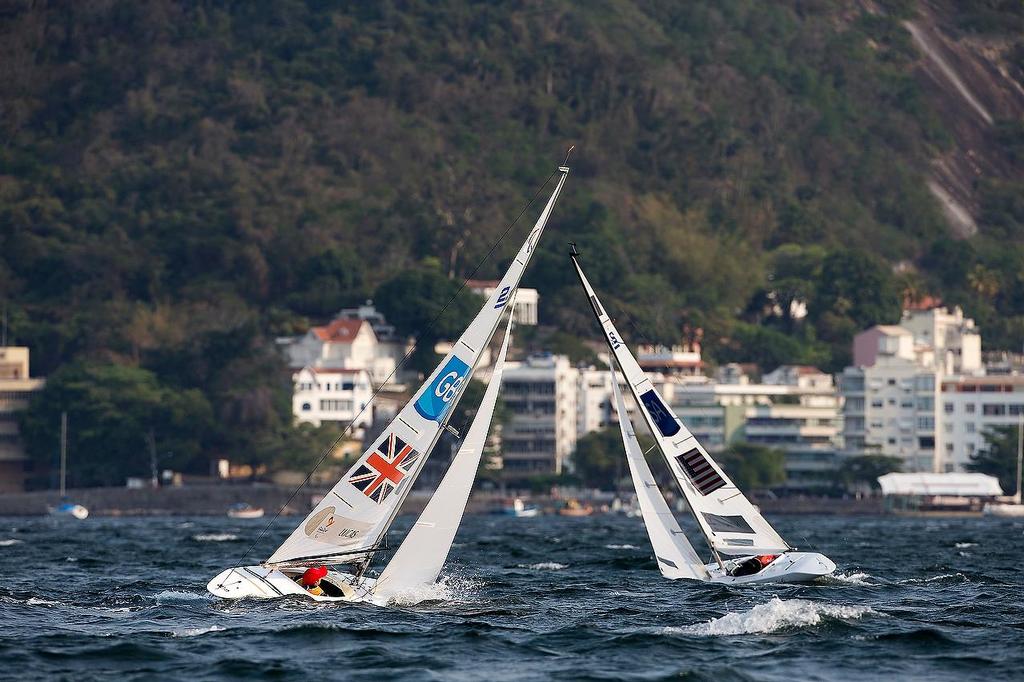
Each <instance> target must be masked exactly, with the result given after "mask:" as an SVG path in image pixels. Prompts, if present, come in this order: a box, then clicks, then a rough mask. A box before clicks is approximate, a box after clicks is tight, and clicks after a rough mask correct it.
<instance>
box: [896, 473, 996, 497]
mask: <svg viewBox="0 0 1024 682" xmlns="http://www.w3.org/2000/svg"><path fill="white" fill-rule="evenodd" d="M878 484H879V485H880V486H882V495H884V496H886V497H889V496H891V495H901V496H907V497H930V496H933V495H942V496H949V497H998V496H1000V495H1002V494H1003V489H1002V488H1000V487H999V479H998V478H996V477H995V476H989V475H988V474H961V473H949V474H930V473H919V474H899V473H892V474H886V475H885V476H879V477H878Z"/></svg>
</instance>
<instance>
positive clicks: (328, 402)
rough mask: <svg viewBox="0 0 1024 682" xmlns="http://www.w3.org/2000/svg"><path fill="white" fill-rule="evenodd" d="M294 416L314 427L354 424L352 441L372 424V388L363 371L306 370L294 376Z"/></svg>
mask: <svg viewBox="0 0 1024 682" xmlns="http://www.w3.org/2000/svg"><path fill="white" fill-rule="evenodd" d="M292 382H293V383H294V388H293V391H292V414H293V415H294V416H295V421H296V422H300V423H301V422H305V423H309V424H313V425H314V426H321V425H323V424H326V423H335V424H337V425H339V426H341V427H342V428H344V427H346V426H348V424H349V422H353V420H355V421H354V423H353V424H352V428H353V431H352V433H351V436H352V437H353V438H360V437H362V431H363V429H364V428H366V427H368V426H370V425H371V424H372V422H373V386H372V385H371V381H370V374H369V372H367V371H366V370H364V369H345V368H328V367H303V368H302V369H301V370H299V371H298V372H296V373H295V374H293V375H292Z"/></svg>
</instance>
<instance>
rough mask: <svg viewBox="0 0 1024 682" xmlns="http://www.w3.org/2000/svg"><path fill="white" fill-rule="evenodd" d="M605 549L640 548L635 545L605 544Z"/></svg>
mask: <svg viewBox="0 0 1024 682" xmlns="http://www.w3.org/2000/svg"><path fill="white" fill-rule="evenodd" d="M604 548H605V549H640V548H639V547H637V546H636V545H605V546H604Z"/></svg>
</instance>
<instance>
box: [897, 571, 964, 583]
mask: <svg viewBox="0 0 1024 682" xmlns="http://www.w3.org/2000/svg"><path fill="white" fill-rule="evenodd" d="M939 580H959V581H962V582H965V583H969V582H970V580H969V579H968V578H967V576H966V575H964V574H963V573H943V574H941V575H933V576H932V577H930V578H907V579H906V580H897V581H896V584H897V585H913V584H915V583H934V582H938V581H939Z"/></svg>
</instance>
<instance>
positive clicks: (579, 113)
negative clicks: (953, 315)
mask: <svg viewBox="0 0 1024 682" xmlns="http://www.w3.org/2000/svg"><path fill="white" fill-rule="evenodd" d="M975 5H976V6H975ZM975 5H972V6H971V7H967V5H964V6H963V7H960V6H959V5H957V6H956V7H954V8H953V10H955V11H956V12H957V13H959V15H958V16H960V15H962V16H963V18H964V21H965V22H966V23H965V26H967V27H969V28H970V30H978V31H988V30H994V29H992V27H995V26H996V25H997V24H998V25H999V26H1000V27H1001V28H999V30H1000V31H1003V32H1004V35H1010V36H1011V37H1012V35H1013V33H1011V32H1009V29H1011V28H1012V27H1013V26H1015V25H1016V24H1015V23H1014V22H1015V21H1016V19H1017V18H1019V14H1020V11H1019V7H1018V6H1015V5H1014V3H1008V2H1002V1H1001V0H992V1H991V2H984V3H980V4H979V3H975ZM882 7H883V9H884V10H885V11H884V12H882V13H878V14H871V13H868V12H859V11H858V10H857V9H852V10H851V9H850V8H848V7H845V6H843V7H839V6H835V5H834V4H832V3H824V2H810V3H809V2H803V1H800V2H796V1H795V0H792V1H790V0H787V1H784V2H776V3H764V2H755V1H753V0H724V1H718V0H715V1H713V2H712V1H710V0H696V1H694V2H677V1H676V0H654V1H653V2H644V3H639V2H634V1H632V0H610V1H607V2H599V3H593V2H585V3H584V2H566V3H552V4H549V5H544V6H543V7H540V8H539V9H538V6H535V5H534V4H531V3H525V2H521V1H515V2H511V3H503V4H501V3H499V4H493V3H467V2H463V1H461V0H441V1H439V2H429V3H428V2H407V3H397V4H396V3H389V2H381V3H373V2H371V3H335V2H321V1H319V0H308V1H302V0H283V1H278V2H269V1H263V0H261V1H259V2H243V3H222V2H200V3H180V2H174V1H172V0H149V1H147V2H144V3H143V2H139V3H132V2H112V3H111V2H94V1H92V0H82V1H80V2H71V3H57V4H51V3H28V2H21V3H13V4H10V7H9V8H7V9H6V10H5V12H4V13H3V16H2V20H0V59H2V61H3V64H4V74H5V77H4V78H2V79H0V102H2V103H3V106H2V107H0V299H3V300H6V301H8V302H9V311H10V320H11V335H12V338H13V340H14V341H16V342H18V343H24V344H26V345H29V346H31V348H32V352H33V365H34V367H35V368H36V370H37V372H38V373H40V374H52V373H53V372H55V371H56V370H57V368H58V367H60V366H61V365H62V364H65V363H69V362H72V361H81V362H89V363H91V364H96V365H99V364H108V365H112V366H127V367H130V368H134V369H140V370H143V371H147V372H150V373H151V374H152V375H153V376H154V377H155V381H156V383H157V386H158V389H159V390H166V391H172V392H177V391H189V390H197V391H199V392H200V394H201V395H202V396H203V397H204V399H205V400H206V402H207V403H208V404H209V405H210V406H211V408H210V409H211V410H212V411H213V413H214V420H215V422H216V424H217V428H215V429H214V430H213V431H212V432H211V433H209V434H208V435H204V436H203V440H202V442H201V445H200V449H201V450H202V451H203V452H204V454H205V455H206V456H208V457H213V456H219V455H224V454H227V455H229V456H231V457H236V458H237V457H251V458H257V459H261V458H265V457H270V456H273V455H271V454H270V453H274V452H280V451H281V450H282V448H284V447H285V446H283V445H282V443H291V442H293V441H292V440H291V439H292V438H297V437H299V436H298V435H296V434H291V433H290V426H289V421H290V419H289V416H288V404H287V392H288V388H289V387H288V380H287V374H286V372H285V371H284V370H283V368H282V367H281V366H280V362H279V361H277V360H275V359H274V358H272V357H268V356H269V355H270V353H269V352H268V351H267V350H266V349H267V348H269V347H271V339H272V338H273V337H274V336H276V335H281V334H293V333H301V332H303V331H304V330H305V329H307V328H308V326H309V325H310V324H311V323H316V322H320V321H322V320H324V319H326V318H328V317H329V316H330V315H332V314H333V313H334V312H335V311H336V310H337V309H338V308H339V307H342V306H347V305H351V304H355V303H359V302H361V301H362V300H363V299H364V298H365V297H367V295H369V294H371V293H374V294H375V295H376V296H377V298H378V300H377V303H378V304H379V305H380V306H381V307H382V308H384V309H385V312H387V313H388V314H389V316H392V315H393V316H394V318H393V319H392V322H395V323H396V324H399V325H400V328H401V329H403V331H409V332H411V333H413V334H416V335H423V338H422V341H423V343H422V344H421V348H420V351H419V353H418V355H417V358H416V366H417V367H419V368H421V369H424V370H426V369H429V368H430V367H432V362H433V359H434V358H433V350H432V345H433V341H434V340H435V339H436V338H438V337H440V336H445V335H448V334H450V333H453V330H456V329H460V328H461V327H460V326H461V325H462V324H463V323H464V322H465V321H466V320H467V319H468V316H470V315H471V313H472V312H474V311H475V306H476V305H477V303H476V302H473V300H472V297H466V296H460V297H459V299H458V300H457V302H456V306H455V308H454V309H452V310H450V311H448V312H447V313H446V314H445V315H444V316H443V317H442V319H441V320H440V321H439V323H438V325H437V326H436V327H435V329H434V330H433V331H428V330H426V329H425V328H424V326H422V323H423V322H424V315H422V314H421V312H422V311H418V310H416V309H415V308H416V306H412V305H409V304H410V303H411V302H420V303H428V302H429V303H430V306H431V307H430V308H429V309H428V310H427V315H426V316H427V317H428V318H430V319H432V313H433V312H436V311H437V307H438V306H440V305H443V303H444V302H445V301H447V300H448V298H449V296H450V294H451V292H452V291H453V290H454V288H457V285H458V283H459V282H460V281H461V279H462V278H464V277H466V276H469V274H470V273H472V272H474V271H475V268H476V265H477V263H478V262H480V261H481V259H482V257H483V256H484V255H485V254H486V253H488V251H489V249H490V248H491V246H492V245H493V244H494V243H495V241H496V240H497V238H498V236H499V235H500V234H501V232H502V230H504V229H505V227H506V226H507V225H509V223H510V222H511V221H512V219H513V218H514V217H515V216H516V215H517V214H518V212H519V210H520V209H521V207H522V205H523V203H524V201H525V199H526V198H527V197H530V196H533V194H534V192H535V191H536V190H537V186H538V184H539V183H540V181H541V180H542V179H543V178H545V177H547V176H548V174H549V173H550V172H551V170H552V167H553V166H554V165H555V163H557V161H559V160H560V159H561V153H562V150H564V148H565V147H566V146H567V144H568V143H569V142H574V143H576V144H577V146H578V150H577V152H576V154H575V157H574V159H573V161H572V163H571V165H572V166H573V175H572V178H571V179H570V181H569V184H568V185H567V186H566V191H565V194H564V195H563V199H562V201H561V203H560V205H559V206H558V207H557V209H556V211H555V215H554V219H553V220H552V223H551V225H550V227H549V231H548V233H547V234H546V235H545V238H544V240H543V242H542V244H541V247H540V252H539V253H538V255H537V257H536V260H535V263H534V264H533V266H532V267H531V268H530V270H529V271H528V272H527V274H526V279H525V281H524V284H525V285H526V286H534V287H536V288H538V290H539V291H540V293H541V297H542V298H541V307H540V311H541V317H542V319H541V321H542V323H544V324H547V325H552V326H555V327H557V328H558V330H559V331H560V332H561V333H563V334H565V335H567V336H570V337H571V336H576V337H580V338H594V337H595V329H594V324H593V320H592V319H591V316H590V313H589V309H588V308H587V306H586V302H585V301H583V300H582V299H581V296H580V293H579V288H578V285H577V283H576V282H575V278H574V276H573V274H572V272H571V271H570V269H569V268H568V260H567V257H566V242H567V241H570V240H572V241H576V242H578V243H579V244H580V248H581V251H582V253H583V262H584V264H585V265H586V267H587V268H588V272H589V273H590V276H591V279H592V281H593V283H594V285H595V286H596V287H598V289H599V291H600V292H601V294H602V296H603V297H604V298H605V299H606V302H607V304H608V307H609V310H610V311H612V313H613V314H614V315H615V316H616V317H617V318H618V322H619V326H620V328H621V329H622V331H623V333H624V334H626V335H627V336H628V337H629V340H631V341H644V340H647V341H656V342H663V343H672V342H678V340H679V336H680V334H681V332H682V330H683V329H684V328H687V329H689V330H691V332H692V333H694V334H696V333H697V332H696V330H698V329H700V330H702V331H703V343H704V350H705V353H706V354H707V355H708V357H709V359H711V360H720V359H725V358H737V359H750V358H752V357H757V358H758V359H759V360H760V361H762V362H764V363H767V364H770V363H776V362H815V363H821V364H823V365H825V366H826V367H827V368H829V369H836V368H838V367H840V366H841V365H842V363H843V362H844V360H845V356H846V354H847V353H848V344H849V339H850V337H851V336H852V334H853V333H854V332H856V331H859V330H860V328H862V326H864V325H867V324H873V323H875V322H882V321H893V320H894V318H893V314H892V313H893V310H894V305H896V304H898V300H897V299H898V296H899V294H900V292H899V291H897V290H896V289H897V284H896V283H894V282H895V280H893V279H892V277H891V276H887V275H889V273H890V269H891V266H892V264H893V263H895V262H898V261H908V262H912V263H917V264H918V265H920V266H921V268H922V275H921V282H922V283H923V285H922V286H924V287H925V288H927V289H929V291H928V293H937V294H941V295H942V296H943V298H944V299H945V300H946V301H947V302H949V303H960V304H962V305H964V306H965V308H966V312H967V313H968V314H971V315H973V316H975V317H976V318H977V319H978V321H979V324H980V325H981V326H982V329H983V331H984V333H985V339H986V344H988V345H990V346H992V347H998V346H999V345H1010V344H1011V343H1012V344H1013V345H1014V347H1015V346H1016V343H1017V342H1019V336H1018V337H1016V338H1017V341H1016V342H1015V341H1014V338H1015V337H1014V335H1015V334H1017V333H1018V332H1019V331H1020V330H1022V329H1024V282H1022V280H1021V278H1020V276H1019V273H1020V272H1022V271H1024V269H1022V268H1021V263H1022V261H1024V246H1021V244H1022V243H1024V242H1022V240H1021V239H1020V235H1021V234H1022V233H1024V231H1022V229H1021V211H1020V210H1019V208H1020V207H1019V206H1018V204H1019V195H1020V191H1019V182H1016V183H1015V182H1006V183H993V184H991V185H987V186H985V187H983V188H982V198H983V219H982V221H981V226H980V227H981V234H980V235H979V236H978V237H975V238H972V239H971V240H970V241H968V242H949V241H948V237H947V235H946V233H945V230H944V228H943V222H942V219H941V216H940V214H939V211H938V207H937V206H936V205H935V202H934V201H933V200H932V198H931V195H930V194H929V193H928V191H927V188H926V186H925V184H924V178H923V176H922V173H924V172H925V171H926V169H927V168H928V167H929V163H930V162H931V159H932V158H933V157H934V153H935V151H936V150H941V149H944V148H946V147H947V146H948V145H949V140H950V138H949V135H948V133H947V132H946V131H945V130H944V129H943V127H942V125H941V124H939V123H938V122H937V121H938V118H937V115H936V112H935V111H934V110H933V109H932V108H931V107H930V106H929V104H928V101H927V99H926V98H925V97H924V93H923V91H922V89H921V88H919V87H918V86H917V85H916V82H915V80H914V77H913V68H914V65H915V60H916V59H917V54H916V52H915V50H914V48H913V45H912V43H911V41H910V39H909V35H908V34H907V32H906V30H905V29H904V28H903V26H902V24H901V21H902V20H903V19H906V18H910V17H912V16H913V14H914V11H915V10H914V7H913V5H912V4H911V3H908V2H904V1H903V0H885V2H884V3H883V4H882ZM1017 51H1018V52H1019V49H1018V50H1017ZM1013 54H1017V52H1013ZM1018 61H1020V60H1019V59H1018ZM1018 128H1019V126H1017V125H1016V124H1014V123H1004V124H1001V125H1000V126H999V130H998V131H997V134H998V136H999V139H1000V141H1001V142H1000V143H1001V144H1003V145H1004V146H1005V147H1006V149H1007V154H1008V155H1009V156H1010V157H1012V159H1017V158H1018V157H1019V154H1018V152H1019V149H1018V148H1019V147H1020V145H1019V139H1018V138H1019V137H1020V135H1019V132H1020V131H1019V130H1018ZM546 192H547V189H545V190H544V191H543V192H542V193H541V196H542V197H543V196H544V195H545V194H546ZM536 212H537V206H536V205H534V206H533V207H532V208H531V210H529V211H527V213H526V214H525V215H524V216H523V218H522V219H521V220H520V222H519V223H518V224H517V225H516V226H515V227H514V229H512V230H511V231H510V232H509V237H508V238H507V239H506V240H505V241H504V242H502V243H501V244H499V245H498V246H497V248H496V249H495V251H494V254H493V257H492V258H491V259H490V260H487V261H486V262H484V263H483V265H482V266H481V268H480V272H479V273H477V274H476V275H475V276H476V277H478V278H488V277H494V276H496V275H497V274H498V273H499V272H500V271H501V269H502V267H503V266H504V265H506V264H507V263H508V261H509V259H510V258H512V256H513V253H514V251H515V249H516V247H517V246H518V244H519V243H520V242H519V240H520V239H521V237H522V235H524V234H525V233H526V231H527V230H528V223H530V222H532V221H533V220H534V219H535V216H536ZM794 244H795V245H796V246H792V245H794ZM929 245H935V246H934V247H932V248H929ZM865 254H872V255H871V256H870V257H869V256H867V255H865ZM922 256H924V257H923V258H922ZM958 256H959V257H958ZM424 258H429V259H432V260H431V263H432V264H431V265H429V266H425V265H423V264H422V263H423V259H424ZM979 268H980V269H979ZM382 296H383V299H381V297H382ZM794 301H796V302H799V303H806V304H807V305H809V306H810V311H811V314H810V316H809V317H808V318H803V319H801V318H799V317H796V316H794V315H792V314H791V310H792V308H791V306H790V305H788V303H787V302H789V303H791V302H794ZM894 301H895V302H896V303H895V304H894ZM776 306H777V308H778V309H777V310H776ZM786 339H788V340H786ZM555 341H556V342H558V343H560V344H561V345H560V347H561V348H564V349H567V350H572V348H573V344H571V343H569V342H568V341H566V340H565V339H564V338H563V339H561V340H559V339H555ZM575 352H576V355H577V357H580V358H582V357H583V356H584V355H585V354H584V353H583V352H582V350H581V349H580V348H578V347H577V348H576V351H575ZM766 369H770V368H767V367H766ZM195 466H197V467H199V466H200V463H199V462H198V461H197V462H196V464H195Z"/></svg>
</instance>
